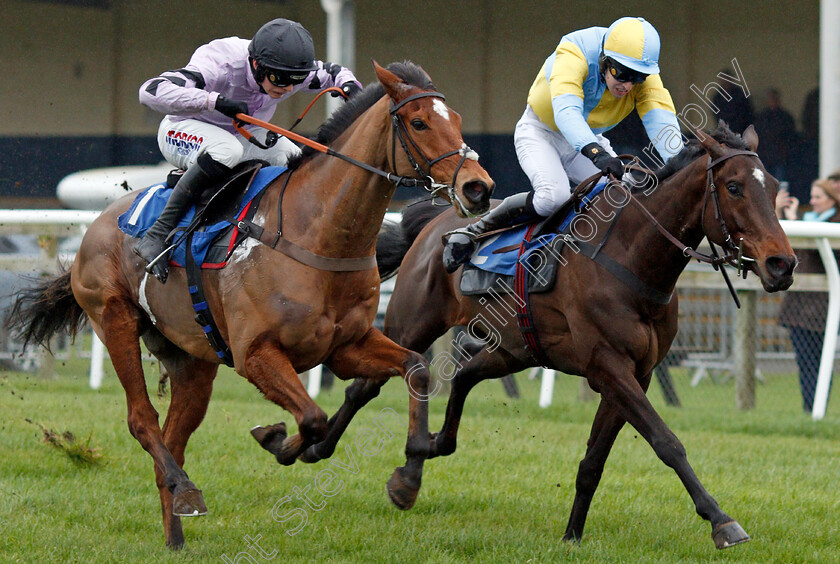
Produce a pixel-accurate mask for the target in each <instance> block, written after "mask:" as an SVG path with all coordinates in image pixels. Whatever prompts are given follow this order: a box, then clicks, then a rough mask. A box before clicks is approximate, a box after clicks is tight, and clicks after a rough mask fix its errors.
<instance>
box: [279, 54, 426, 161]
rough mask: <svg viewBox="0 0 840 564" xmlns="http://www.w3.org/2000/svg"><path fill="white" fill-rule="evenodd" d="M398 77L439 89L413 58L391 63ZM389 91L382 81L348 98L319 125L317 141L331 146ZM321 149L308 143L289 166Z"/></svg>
mask: <svg viewBox="0 0 840 564" xmlns="http://www.w3.org/2000/svg"><path fill="white" fill-rule="evenodd" d="M385 68H386V69H387V70H389V71H391V72H392V73H394V74H395V75H397V76H398V77H400V78H401V79H402V80H403V81H405V82H406V83H407V84H410V85H412V86H416V87H418V88H420V89H422V90H437V88H435V85H434V84H432V79H431V78H429V75H428V74H426V71H424V70H423V69H422V67H420V65H417V64H415V63H412V62H411V61H403V62H401V63H391V64H390V65H388V66H387V67H385ZM384 95H385V88H384V87H383V86H382V84H380V83H379V82H373V83H371V84H368V85H367V86H366V87H365V89H364V90H363V91H362V92H360V93H359V94H357V95H356V96H354V97H353V98H351V99H350V100H347V102H345V103H344V104H342V106H341V107H339V108H338V109H337V110H336V111H335V112H333V114H332V115H331V116H330V117H329V119H327V121H325V122H324V123H323V124H322V125H321V127H319V128H318V133H317V134H316V136H315V141H317V142H318V143H321V144H322V145H327V146H329V144H330V143H332V142H333V141H335V140H336V139H337V138H338V136H339V135H341V134H342V133H344V131H346V130H347V128H348V127H350V124H352V123H353V122H354V121H356V119H358V117H359V116H361V115H362V114H363V113H365V112H366V111H367V110H368V109H370V108H371V106H373V105H374V104H375V103H376V102H377V101H378V100H379V99H380V98H382V96H384ZM318 153H319V152H318V151H316V150H315V149H313V148H311V147H304V148H303V152H302V153H301V154H300V155H296V156H294V157H292V158H291V159H289V162H288V163H287V164H286V166H287V167H288V168H289V169H291V170H294V169H296V168H298V167H300V165H301V164H302V163H303V162H304V161H306V160H308V159H310V158H311V157H312V156H313V155H315V154H318Z"/></svg>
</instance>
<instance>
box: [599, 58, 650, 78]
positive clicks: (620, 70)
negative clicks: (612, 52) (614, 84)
mask: <svg viewBox="0 0 840 564" xmlns="http://www.w3.org/2000/svg"><path fill="white" fill-rule="evenodd" d="M607 65H608V66H607V72H609V73H610V75H611V76H612V77H613V78H614V79H616V80H617V81H618V82H632V83H633V84H641V83H643V82H644V81H645V80H646V79H647V77H648V75H646V74H642V73H640V72H638V71H634V70H633V69H629V68H627V67H625V66H624V65H622V64H621V63H618V62H616V61H614V60H612V59H607Z"/></svg>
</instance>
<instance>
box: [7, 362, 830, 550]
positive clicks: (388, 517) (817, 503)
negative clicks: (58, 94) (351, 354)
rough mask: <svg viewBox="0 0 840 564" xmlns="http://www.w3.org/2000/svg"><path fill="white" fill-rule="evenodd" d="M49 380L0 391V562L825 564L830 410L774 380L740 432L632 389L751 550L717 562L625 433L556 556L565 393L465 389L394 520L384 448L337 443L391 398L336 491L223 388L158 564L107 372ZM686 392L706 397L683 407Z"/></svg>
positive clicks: (564, 490)
mask: <svg viewBox="0 0 840 564" xmlns="http://www.w3.org/2000/svg"><path fill="white" fill-rule="evenodd" d="M58 368H59V371H60V376H59V378H58V379H55V380H39V379H38V378H37V377H34V376H28V375H21V374H9V373H7V374H3V375H0V412H2V414H3V415H2V421H0V427H2V428H1V429H0V431H2V432H0V526H2V535H0V562H37V563H41V562H97V563H100V562H222V561H223V560H222V558H221V557H222V555H223V554H224V555H226V556H227V557H228V558H229V559H230V561H233V560H234V558H235V557H236V555H237V554H238V553H241V552H244V551H247V550H248V544H247V542H246V541H245V540H244V538H243V537H245V536H246V535H247V536H250V537H251V538H255V537H256V536H257V535H261V538H260V541H259V545H260V546H261V547H262V548H263V549H265V550H266V551H268V553H267V555H268V556H271V553H272V551H274V550H277V554H276V555H275V556H274V558H272V559H271V560H269V559H266V558H263V557H260V556H259V555H258V554H257V553H256V551H254V550H251V552H250V555H251V557H252V558H253V559H254V561H256V562H269V561H271V562H284V563H288V562H441V563H446V562H466V561H477V562H559V561H571V562H628V563H638V562H667V563H671V562H719V561H720V562H756V563H767V562H820V563H823V562H837V561H840V548H838V547H839V546H840V543H838V540H837V539H838V538H840V518H838V514H840V495H839V494H838V493H837V491H838V490H837V480H838V477H840V418H838V417H837V416H836V415H833V414H834V413H835V412H836V411H837V410H836V409H835V410H834V411H832V410H831V409H830V410H829V417H827V418H826V420H824V421H822V422H820V423H814V422H812V421H811V420H810V418H808V417H807V416H805V415H804V414H802V412H801V410H800V409H799V406H798V402H799V397H798V390H797V388H796V384H795V382H794V381H793V378H791V377H786V378H781V377H777V378H768V380H767V383H766V384H765V385H762V386H761V387H760V388H759V390H758V408H757V409H756V410H754V411H751V412H747V413H743V412H740V411H738V410H737V409H736V408H735V407H734V400H733V399H732V386H731V384H730V385H721V384H715V383H712V382H711V381H709V380H705V381H704V382H703V383H701V385H700V386H699V387H698V388H690V387H689V386H688V383H687V380H688V377H687V375H686V374H685V373H683V372H680V371H678V370H675V371H674V378H675V381H676V384H677V387H678V391H679V393H680V396H681V399H682V400H683V404H684V407H682V408H679V409H677V408H672V407H667V406H664V405H663V402H662V400H661V394H660V393H659V390H658V389H657V388H656V385H655V384H654V386H653V388H652V390H651V393H650V397H651V399H652V401H654V403H655V405H656V406H657V409H659V411H660V413H661V414H662V416H663V417H664V419H665V420H666V421H667V422H668V423H669V425H671V427H672V429H674V431H675V432H676V433H677V435H678V436H679V437H680V438H681V440H682V441H683V443H684V444H685V446H686V449H687V450H688V454H689V460H690V462H691V463H692V464H693V466H694V469H695V471H696V472H697V474H698V475H699V476H700V479H701V480H702V481H703V483H704V484H705V486H706V487H707V488H708V489H709V491H710V492H711V493H712V495H714V496H715V497H716V499H717V500H718V501H719V502H720V503H721V506H722V507H723V509H724V510H725V511H727V512H728V513H729V514H730V515H732V516H733V517H734V518H736V519H737V520H738V521H739V522H740V523H741V524H742V525H743V526H744V528H745V529H746V530H747V532H749V533H750V534H751V535H752V536H753V540H752V542H750V543H747V544H744V545H741V546H736V547H734V548H730V549H727V550H725V551H717V550H715V549H714V545H713V543H712V541H711V538H710V527H709V525H708V524H707V523H706V522H705V521H703V520H702V519H700V517H698V516H697V515H696V514H695V513H694V509H693V505H692V504H691V501H690V499H689V496H688V494H687V493H686V492H685V490H684V489H683V487H682V485H681V484H680V482H679V480H678V479H677V478H676V476H675V474H674V473H673V471H671V470H670V469H669V468H667V467H666V466H665V465H663V464H662V463H661V462H660V461H659V460H658V459H657V458H656V456H655V455H654V454H653V452H652V450H651V449H650V447H649V446H648V445H647V444H646V443H645V442H644V441H643V440H642V439H641V438H640V437H638V435H637V433H636V432H635V431H634V430H633V429H630V428H628V429H625V430H624V431H623V432H622V433H621V435H620V436H619V439H618V441H617V443H616V445H615V448H614V449H613V452H612V455H611V457H610V459H609V461H608V463H607V468H606V471H605V473H604V477H603V480H602V482H601V486H600V488H599V490H598V493H597V495H596V497H595V500H594V502H593V505H592V509H591V511H590V514H589V519H588V521H587V525H586V531H585V534H584V538H583V542H582V543H581V544H580V545H579V546H576V545H569V544H567V543H564V542H562V541H561V536H562V533H563V530H564V528H565V525H566V520H567V519H568V514H569V510H570V507H571V502H572V499H573V496H574V477H575V473H576V471H577V465H578V463H579V461H580V458H581V457H582V456H583V453H584V449H585V445H586V439H587V437H588V434H589V425H590V423H591V419H592V416H593V414H594V410H595V407H596V405H595V403H594V402H589V403H581V402H579V401H577V399H576V398H577V391H578V386H579V383H578V379H576V378H570V377H561V378H558V381H557V384H556V387H555V395H554V397H555V400H554V405H552V406H551V407H550V408H549V409H546V410H542V409H540V408H539V407H538V406H537V396H538V393H539V385H538V382H535V381H528V380H527V379H525V378H524V377H520V378H519V384H520V387H521V389H522V394H523V397H522V399H520V400H518V401H514V400H510V399H509V398H507V397H505V396H504V394H503V392H502V387H501V385H499V384H498V383H497V382H486V383H483V384H481V385H480V386H479V387H478V388H477V389H476V390H475V391H474V393H473V394H472V396H471V397H470V400H469V401H468V403H467V409H466V414H465V417H464V420H463V424H462V431H461V438H460V441H459V445H458V451H457V452H456V453H455V454H454V455H453V456H451V457H447V458H441V459H435V460H432V461H429V462H428V463H427V464H426V470H425V475H424V482H423V488H422V490H421V494H420V497H419V499H418V501H417V504H416V505H415V507H414V509H412V510H411V511H408V512H400V511H399V510H397V509H396V508H394V507H393V506H392V505H391V504H390V502H389V501H388V498H387V495H386V494H385V487H384V486H385V482H386V481H387V479H388V477H389V476H390V474H391V472H392V471H393V468H394V467H395V466H398V465H402V464H403V461H404V457H403V455H402V452H403V449H404V431H402V430H400V431H399V433H398V434H397V436H395V437H393V438H390V439H388V438H386V439H385V441H384V446H383V447H382V449H381V451H379V452H378V453H376V454H374V455H371V456H363V455H361V454H360V453H359V452H358V450H357V447H356V446H355V444H354V442H353V440H354V438H355V437H356V436H358V435H359V434H360V433H361V432H362V431H363V430H364V429H376V427H375V426H374V425H373V419H374V417H375V416H376V415H377V414H378V413H379V412H380V411H381V410H382V409H384V408H386V407H391V408H393V409H394V410H396V411H397V412H398V413H399V414H400V415H402V416H403V417H405V414H406V405H407V402H406V393H405V392H404V390H403V388H402V386H401V384H400V383H399V382H397V381H392V382H391V383H389V384H388V385H387V386H386V387H385V389H384V390H383V393H382V395H381V396H380V397H379V398H377V399H376V400H375V401H374V402H372V403H371V404H370V405H368V406H367V407H366V408H365V409H364V410H363V411H362V412H361V413H360V414H359V415H358V416H357V419H356V421H355V422H354V424H353V425H352V426H351V427H350V429H349V430H348V433H347V435H345V439H344V440H343V441H342V442H341V443H340V444H339V450H338V452H337V453H336V457H334V460H335V459H337V460H338V461H341V462H348V461H349V459H348V455H347V452H346V451H345V447H347V448H349V449H350V450H351V451H352V452H353V453H354V455H355V460H356V462H357V464H358V466H359V471H358V473H357V474H351V473H349V472H347V471H344V470H341V469H340V468H337V467H336V466H331V465H330V462H329V461H322V462H320V463H318V464H316V465H304V464H302V463H297V464H295V465H294V466H291V467H281V466H279V465H278V464H277V463H276V462H275V461H274V459H273V457H272V456H271V455H269V454H268V453H267V452H265V451H263V450H262V449H261V448H260V447H259V446H258V445H257V443H256V442H255V441H254V440H253V439H252V438H251V437H250V436H249V433H248V430H249V429H250V428H251V427H252V426H254V425H257V424H269V423H274V422H277V421H281V420H285V421H287V422H290V421H291V418H290V416H289V415H288V414H287V413H285V412H283V411H281V410H280V409H279V408H277V407H276V406H274V405H273V404H270V403H269V402H267V401H265V400H264V399H262V397H261V396H260V395H259V393H258V392H257V391H256V390H255V389H254V388H253V387H252V386H251V385H250V384H248V383H247V382H246V381H245V380H244V379H242V378H241V377H239V376H237V375H236V374H234V373H233V372H231V371H229V370H227V369H225V370H223V371H222V372H221V373H220V375H219V377H218V379H217V382H216V389H215V393H214V398H213V401H212V402H211V404H210V410H209V412H208V415H207V418H206V420H205V422H204V423H203V425H202V426H201V428H199V430H198V431H197V432H196V434H195V435H194V436H193V439H192V441H191V442H190V444H189V447H188V450H187V464H186V470H187V472H188V473H189V475H190V477H191V479H192V480H193V481H194V482H195V483H196V484H197V485H198V487H199V488H201V489H202V490H203V491H204V497H205V500H206V502H207V505H208V508H209V513H208V514H207V516H205V517H201V518H195V519H184V529H185V536H186V540H187V546H186V548H185V549H184V550H183V551H181V552H179V553H172V552H170V551H169V550H168V549H167V548H166V547H165V546H164V542H163V533H162V528H161V523H160V508H159V502H158V496H157V490H156V488H155V487H154V476H153V471H152V463H151V459H150V457H149V456H148V455H147V454H146V453H145V452H143V450H142V449H141V448H140V446H139V445H138V443H137V442H136V441H135V440H134V439H133V438H132V437H131V435H130V434H129V433H128V430H127V427H126V424H125V399H124V395H123V392H122V388H121V387H120V386H119V383H118V381H117V379H116V377H115V376H114V374H113V372H112V371H110V370H109V371H108V372H107V373H106V378H105V381H104V384H103V386H102V388H101V389H100V390H97V391H94V390H91V389H90V388H89V387H88V386H87V365H86V363H85V362H83V361H79V360H69V361H66V362H65V363H63V364H61V365H60V366H59V367H58ZM148 372H149V374H148V377H147V382H148V385H149V390H150V393H151V394H152V397H153V402H154V403H155V405H156V408H157V409H158V411H159V412H160V413H161V414H164V413H165V411H166V405H167V402H168V399H158V398H157V397H155V390H156V378H157V373H156V370H154V369H152V370H148ZM343 387H344V386H343V384H342V383H337V384H336V386H335V388H333V389H332V390H331V391H327V392H324V393H323V394H322V396H321V397H319V399H318V401H319V404H320V405H321V406H322V407H323V408H324V409H325V410H326V411H327V412H328V413H332V412H334V410H335V409H336V407H337V406H338V405H340V403H341V401H342V400H343ZM704 387H705V388H708V390H706V391H707V392H709V393H700V392H702V391H703V388H704ZM767 406H774V407H773V408H772V409H770V408H768V407H767ZM776 406H782V407H776ZM443 408H444V402H443V399H442V398H437V399H435V400H434V401H433V402H432V408H431V411H432V416H431V419H432V420H431V427H432V428H433V429H435V430H436V429H437V428H439V426H440V424H441V422H442V418H443ZM162 417H163V416H161V419H162ZM27 419H29V420H31V421H32V422H33V423H35V424H34V425H33V424H32V423H29V422H27V421H26V420H27ZM39 425H40V426H43V427H44V428H46V429H49V430H53V431H55V432H56V433H58V434H59V435H60V434H62V433H64V432H66V431H69V432H71V433H72V434H73V435H74V436H75V437H77V440H78V441H79V442H81V443H86V446H87V447H88V448H90V449H99V451H98V452H99V454H100V455H101V458H100V459H99V462H98V463H97V464H93V465H91V464H79V463H78V462H77V461H74V460H73V459H72V458H71V457H70V456H68V455H67V453H66V452H64V451H63V450H62V449H57V448H55V447H54V446H52V445H49V444H45V443H44V441H43V437H44V432H43V431H42V429H41V427H40V426H39ZM88 441H89V442H88ZM327 468H330V469H332V470H333V471H334V472H335V474H336V475H337V478H336V479H337V480H338V479H340V480H341V481H342V483H341V488H340V490H339V491H338V492H337V493H336V494H335V495H334V496H332V497H329V498H324V497H323V496H321V495H320V494H318V493H313V492H314V489H315V488H314V484H315V480H316V475H318V473H319V472H322V471H323V470H324V469H327ZM323 475H324V474H322V476H323ZM307 486H310V487H311V489H310V497H311V499H312V501H313V502H314V503H317V504H320V503H323V504H324V505H323V507H322V508H321V509H320V510H318V511H315V510H313V509H311V508H307V507H306V506H305V505H304V503H303V502H302V501H300V500H297V499H295V488H298V489H300V490H302V489H305V488H306V487H307ZM330 488H335V489H338V482H333V483H332V484H331V485H330ZM284 496H290V497H291V498H292V499H291V501H290V502H288V503H286V504H285V505H283V504H281V505H279V506H278V508H277V510H276V511H275V515H277V516H281V515H285V514H286V513H288V512H289V511H291V510H292V509H298V510H299V511H305V512H306V514H307V517H308V521H307V523H306V525H305V526H304V527H303V528H302V529H301V530H300V531H299V532H298V533H297V534H296V535H294V536H290V535H288V534H287V533H286V531H287V530H289V529H291V528H292V527H294V526H295V525H297V524H298V522H299V520H298V519H297V518H294V519H290V520H288V521H286V522H278V521H277V520H275V519H273V518H272V508H273V507H275V504H277V503H278V501H279V500H281V499H282V498H283V497H284ZM239 562H240V563H247V562H251V560H248V559H246V558H244V557H243V558H240V560H239Z"/></svg>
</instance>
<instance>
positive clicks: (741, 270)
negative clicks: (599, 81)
mask: <svg viewBox="0 0 840 564" xmlns="http://www.w3.org/2000/svg"><path fill="white" fill-rule="evenodd" d="M739 155H743V156H748V157H758V155H757V154H756V153H755V152H754V151H746V150H743V149H733V150H731V151H729V152H728V153H727V154H725V155H723V156H720V157H718V158H716V159H712V157H711V156H709V160H708V162H707V164H706V189H705V191H704V194H703V208H702V210H701V212H700V224H701V225H704V224H705V221H706V208H707V207H708V201H709V195H710V194H711V197H712V202H713V203H714V208H715V219H717V220H718V223H719V225H720V229H721V232H722V233H723V236H724V242H723V243H722V244H721V247H722V248H723V249H724V251H725V253H724V255H723V256H721V255H719V254H718V251H717V248H716V247H715V244H714V243H713V242H712V241H711V240H709V246H710V248H711V254H708V255H707V254H704V253H700V252H698V251H696V250H695V249H694V248H692V247H690V246H688V245H686V244H684V243H683V242H681V241H680V240H679V239H677V238H676V237H675V236H674V235H672V234H671V233H670V232H669V231H668V230H667V229H665V227H663V226H662V224H661V223H659V221H658V220H657V219H656V218H655V217H654V216H653V214H652V213H651V212H650V211H649V210H648V209H647V208H646V207H645V206H644V204H642V203H641V202H640V201H639V200H638V199H637V198H636V197H634V196H633V194H632V193H631V192H630V190H628V189H627V188H626V187H625V186H624V184H622V183H621V182H620V181H617V180H615V177H613V176H612V175H610V178H611V179H612V180H613V184H614V185H616V186H618V187H619V188H620V189H621V190H623V191H624V193H625V194H626V195H627V197H628V198H629V200H630V202H632V203H633V205H634V206H636V208H637V209H638V210H639V211H640V212H641V213H642V215H643V216H645V217H646V218H647V219H648V221H650V222H651V223H652V224H653V225H654V227H656V229H657V230H658V231H659V232H660V233H661V234H662V235H663V236H664V237H665V238H666V239H667V240H668V241H670V242H671V243H672V244H674V245H675V246H676V247H677V248H679V249H680V250H681V251H682V253H683V255H684V256H687V257H691V258H693V259H696V260H697V261H699V262H704V263H707V264H711V265H712V268H714V269H715V270H719V271H720V273H721V275H722V276H723V279H724V280H725V281H726V286H727V288H729V292H730V294H731V295H732V298H733V299H734V300H735V305H736V306H737V307H738V308H740V307H741V301H740V300H739V299H738V295H737V293H736V292H735V288H734V287H733V286H732V282H731V281H730V280H729V275H728V274H727V273H726V269H725V268H723V265H725V264H728V265H730V266H734V267H735V268H736V269H737V273H738V275H739V276H743V277H744V278H746V277H747V268H745V267H744V264H743V263H744V262H755V259H753V258H750V257H745V256H744V239H743V237H742V238H741V239H740V240H739V241H738V244H737V245H736V244H735V242H734V241H733V240H732V235H731V234H730V233H729V230H728V229H727V227H726V221H725V220H724V218H723V212H722V211H721V207H720V197H719V196H718V190H717V186H715V181H714V175H713V171H714V167H716V166H717V165H719V164H720V163H722V162H724V161H726V160H728V159H731V158H732V157H737V156H739ZM625 157H631V158H633V159H634V160H635V161H636V162H638V159H637V158H636V157H632V156H629V155H621V157H619V158H625ZM628 168H629V169H631V170H638V171H641V172H643V173H645V174H647V175H649V176H652V175H653V174H654V173H653V171H651V170H649V169H647V168H644V167H641V166H639V165H637V164H632V165H630V166H629V167H628ZM601 176H602V174H601V173H599V174H597V175H595V176H594V177H590V178H589V179H587V180H585V181H584V182H583V183H581V187H584V189H586V185H587V184H590V183H594V182H597V180H598V179H599V178H600V177H601ZM593 178H594V179H595V180H594V181H593ZM581 187H579V188H578V189H580V188H581ZM577 191H578V190H575V192H577ZM707 240H708V237H707Z"/></svg>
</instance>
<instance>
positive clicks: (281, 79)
mask: <svg viewBox="0 0 840 564" xmlns="http://www.w3.org/2000/svg"><path fill="white" fill-rule="evenodd" d="M307 76H309V71H285V70H279V69H269V68H266V69H265V77H266V78H267V79H268V81H269V82H270V83H271V84H273V85H274V86H279V87H280V88H284V87H286V86H294V85H297V84H301V83H302V82H303V81H304V80H306V77H307Z"/></svg>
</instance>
